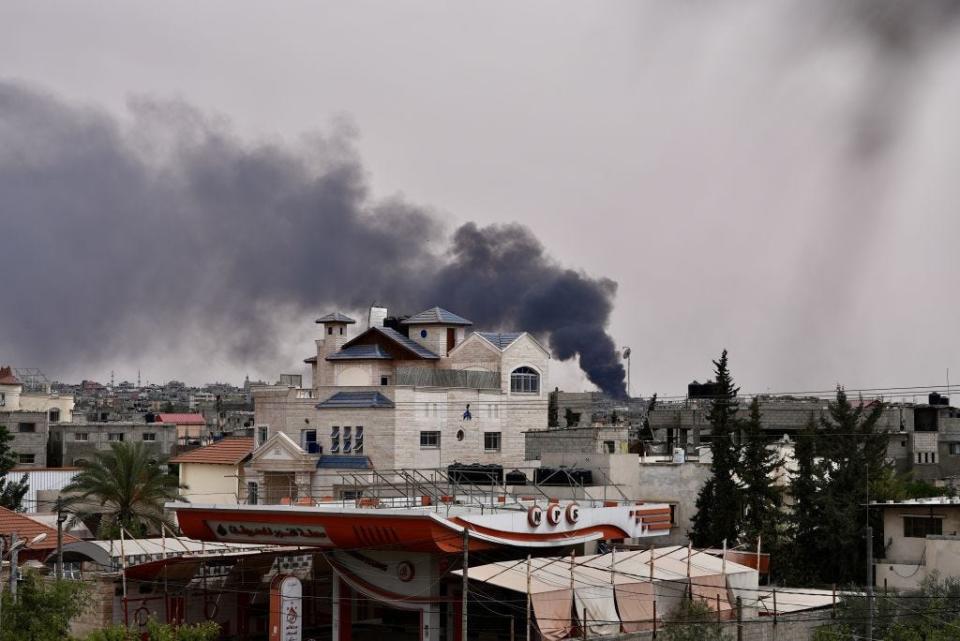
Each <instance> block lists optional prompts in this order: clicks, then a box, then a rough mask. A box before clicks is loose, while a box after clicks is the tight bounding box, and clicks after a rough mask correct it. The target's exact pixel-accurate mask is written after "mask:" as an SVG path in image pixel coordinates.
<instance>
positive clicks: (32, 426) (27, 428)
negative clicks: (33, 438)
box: [17, 423, 37, 434]
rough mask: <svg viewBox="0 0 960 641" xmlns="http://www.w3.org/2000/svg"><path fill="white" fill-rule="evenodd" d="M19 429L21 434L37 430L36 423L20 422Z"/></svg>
mask: <svg viewBox="0 0 960 641" xmlns="http://www.w3.org/2000/svg"><path fill="white" fill-rule="evenodd" d="M17 431H18V432H20V433H21V434H32V433H33V432H36V431H37V424H36V423H20V424H19V425H17Z"/></svg>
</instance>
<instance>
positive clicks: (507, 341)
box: [477, 332, 523, 350]
mask: <svg viewBox="0 0 960 641" xmlns="http://www.w3.org/2000/svg"><path fill="white" fill-rule="evenodd" d="M477 333H478V334H480V336H482V337H484V338H485V339H487V340H488V341H490V342H491V343H493V344H494V345H495V346H496V347H497V349H499V350H505V349H507V348H508V347H510V345H512V344H513V341H515V340H517V339H518V338H520V337H521V336H523V332H506V333H503V334H500V333H497V332H477Z"/></svg>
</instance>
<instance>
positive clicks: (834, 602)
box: [830, 583, 837, 619]
mask: <svg viewBox="0 0 960 641" xmlns="http://www.w3.org/2000/svg"><path fill="white" fill-rule="evenodd" d="M830 618H831V619H836V618H837V584H836V583H834V584H833V598H832V605H831V608H830Z"/></svg>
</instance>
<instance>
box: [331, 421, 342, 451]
mask: <svg viewBox="0 0 960 641" xmlns="http://www.w3.org/2000/svg"><path fill="white" fill-rule="evenodd" d="M330 453H331V454H339V453H340V426H339V425H334V426H333V427H331V428H330Z"/></svg>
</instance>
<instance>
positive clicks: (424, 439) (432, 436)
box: [420, 432, 440, 450]
mask: <svg viewBox="0 0 960 641" xmlns="http://www.w3.org/2000/svg"><path fill="white" fill-rule="evenodd" d="M438 447H440V432H420V449H421V450H435V449H437V448H438Z"/></svg>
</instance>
